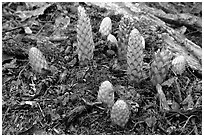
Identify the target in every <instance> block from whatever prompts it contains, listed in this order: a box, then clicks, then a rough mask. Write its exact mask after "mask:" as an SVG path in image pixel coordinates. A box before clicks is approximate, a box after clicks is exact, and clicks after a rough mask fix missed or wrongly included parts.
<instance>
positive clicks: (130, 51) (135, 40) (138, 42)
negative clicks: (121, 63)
mask: <svg viewBox="0 0 204 137" xmlns="http://www.w3.org/2000/svg"><path fill="white" fill-rule="evenodd" d="M144 46H145V43H144V38H143V37H142V36H141V34H140V33H139V31H138V30H137V29H133V30H132V31H131V33H130V36H129V42H128V48H127V74H128V78H129V80H130V81H133V80H134V81H136V82H139V81H140V80H141V79H142V78H143V76H144V71H143V57H144V55H143V49H144Z"/></svg>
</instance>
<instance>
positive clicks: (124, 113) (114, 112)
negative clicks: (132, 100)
mask: <svg viewBox="0 0 204 137" xmlns="http://www.w3.org/2000/svg"><path fill="white" fill-rule="evenodd" d="M129 116H130V110H129V107H128V105H127V103H126V102H125V101H124V100H117V101H116V102H115V104H114V105H113V107H112V109H111V120H112V122H113V123H114V124H116V125H118V126H121V127H124V126H125V125H126V123H127V122H128V120H129Z"/></svg>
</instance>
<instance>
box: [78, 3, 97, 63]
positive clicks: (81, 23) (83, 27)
mask: <svg viewBox="0 0 204 137" xmlns="http://www.w3.org/2000/svg"><path fill="white" fill-rule="evenodd" d="M77 42H78V43H77V44H78V45H77V53H78V58H79V61H80V63H81V64H85V62H87V61H88V60H92V59H93V51H94V42H93V37H92V28H91V24H90V19H89V17H88V16H87V15H86V13H85V9H84V8H83V7H81V6H79V7H78V24H77Z"/></svg>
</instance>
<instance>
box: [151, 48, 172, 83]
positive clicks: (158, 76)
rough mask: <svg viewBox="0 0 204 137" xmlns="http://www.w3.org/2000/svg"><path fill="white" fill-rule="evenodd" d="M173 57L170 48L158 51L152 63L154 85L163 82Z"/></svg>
mask: <svg viewBox="0 0 204 137" xmlns="http://www.w3.org/2000/svg"><path fill="white" fill-rule="evenodd" d="M171 58H172V55H171V52H170V51H169V50H167V49H166V50H164V49H163V50H161V51H157V53H156V54H155V55H154V60H153V62H152V64H151V82H152V84H153V85H154V86H156V85H157V84H161V83H162V82H163V81H164V79H165V78H166V75H167V73H168V71H169V68H170V59H171Z"/></svg>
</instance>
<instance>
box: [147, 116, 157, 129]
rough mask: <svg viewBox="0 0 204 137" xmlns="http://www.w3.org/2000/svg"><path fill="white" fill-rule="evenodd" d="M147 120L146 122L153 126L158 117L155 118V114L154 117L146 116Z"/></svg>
mask: <svg viewBox="0 0 204 137" xmlns="http://www.w3.org/2000/svg"><path fill="white" fill-rule="evenodd" d="M145 122H146V124H147V126H148V127H153V126H154V125H155V124H156V122H157V119H156V118H155V116H153V117H152V116H151V117H148V118H146V119H145Z"/></svg>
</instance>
